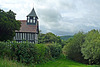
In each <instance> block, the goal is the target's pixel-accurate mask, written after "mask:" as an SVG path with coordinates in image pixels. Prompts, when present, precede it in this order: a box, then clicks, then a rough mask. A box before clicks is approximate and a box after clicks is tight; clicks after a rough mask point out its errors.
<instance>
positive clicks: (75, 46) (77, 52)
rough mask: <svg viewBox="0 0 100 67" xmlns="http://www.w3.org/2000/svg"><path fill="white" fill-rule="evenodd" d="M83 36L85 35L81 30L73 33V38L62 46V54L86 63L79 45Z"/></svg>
mask: <svg viewBox="0 0 100 67" xmlns="http://www.w3.org/2000/svg"><path fill="white" fill-rule="evenodd" d="M84 37H85V35H84V34H83V32H79V33H77V34H75V35H74V37H73V38H71V39H69V40H68V41H69V42H68V43H67V44H66V45H65V46H64V48H63V53H64V55H65V56H68V57H69V58H70V59H72V60H75V61H78V62H82V63H87V62H86V61H85V60H84V57H82V53H81V46H82V44H83V42H84Z"/></svg>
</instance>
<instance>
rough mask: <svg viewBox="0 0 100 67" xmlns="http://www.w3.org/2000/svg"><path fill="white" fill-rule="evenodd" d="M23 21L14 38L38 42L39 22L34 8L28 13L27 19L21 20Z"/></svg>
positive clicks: (20, 40)
mask: <svg viewBox="0 0 100 67" xmlns="http://www.w3.org/2000/svg"><path fill="white" fill-rule="evenodd" d="M19 21H20V22H21V27H20V30H19V31H18V30H16V31H15V33H16V34H15V37H14V40H16V41H17V42H19V43H20V42H22V41H29V42H31V43H38V34H39V22H38V17H37V15H36V12H35V10H34V8H33V9H32V11H31V12H30V13H29V14H28V15H27V19H26V20H19Z"/></svg>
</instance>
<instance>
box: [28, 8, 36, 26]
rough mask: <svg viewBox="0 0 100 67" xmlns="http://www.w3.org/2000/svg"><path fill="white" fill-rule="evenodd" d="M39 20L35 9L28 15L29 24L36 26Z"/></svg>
mask: <svg viewBox="0 0 100 67" xmlns="http://www.w3.org/2000/svg"><path fill="white" fill-rule="evenodd" d="M37 20H38V17H37V15H36V13H35V10H34V8H33V9H32V11H31V12H30V13H29V14H28V15H27V24H33V25H36V23H37Z"/></svg>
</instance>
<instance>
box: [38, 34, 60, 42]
mask: <svg viewBox="0 0 100 67" xmlns="http://www.w3.org/2000/svg"><path fill="white" fill-rule="evenodd" d="M52 42H54V43H55V42H57V43H61V39H60V37H59V36H56V35H55V34H53V33H51V32H49V33H46V34H42V33H39V43H52Z"/></svg>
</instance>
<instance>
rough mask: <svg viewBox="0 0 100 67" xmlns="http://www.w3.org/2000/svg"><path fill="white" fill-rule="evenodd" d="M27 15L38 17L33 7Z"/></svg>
mask: <svg viewBox="0 0 100 67" xmlns="http://www.w3.org/2000/svg"><path fill="white" fill-rule="evenodd" d="M27 16H36V17H37V15H36V13H35V10H34V8H33V9H32V11H31V12H30V13H29V14H28V15H27Z"/></svg>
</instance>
